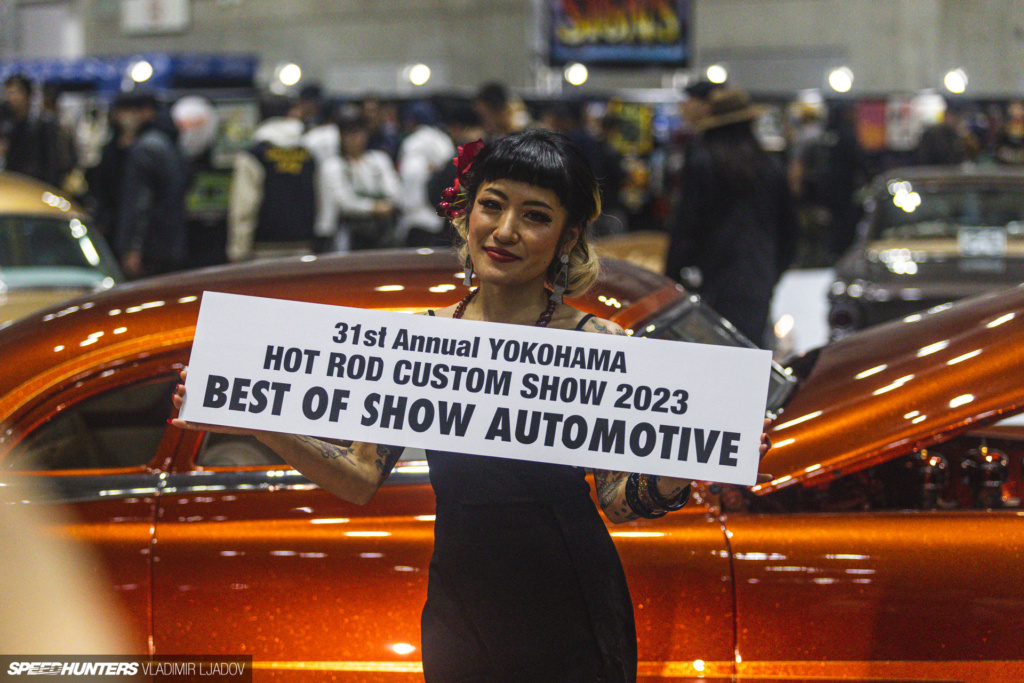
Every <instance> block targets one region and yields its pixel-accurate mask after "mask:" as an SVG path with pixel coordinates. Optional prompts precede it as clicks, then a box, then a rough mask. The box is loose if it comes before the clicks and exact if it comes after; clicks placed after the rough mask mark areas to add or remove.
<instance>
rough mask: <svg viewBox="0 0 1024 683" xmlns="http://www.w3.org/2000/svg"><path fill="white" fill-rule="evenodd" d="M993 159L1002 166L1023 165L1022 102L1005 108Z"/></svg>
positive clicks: (1023, 132)
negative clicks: (1004, 116) (1004, 117)
mask: <svg viewBox="0 0 1024 683" xmlns="http://www.w3.org/2000/svg"><path fill="white" fill-rule="evenodd" d="M995 158H996V161H998V162H999V163H1002V164H1012V165H1024V102H1011V103H1010V104H1009V106H1007V108H1006V121H1005V122H1004V123H1003V129H1002V133H1001V134H1000V135H999V138H998V140H997V142H996V153H995Z"/></svg>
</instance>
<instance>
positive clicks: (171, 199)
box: [117, 92, 189, 279]
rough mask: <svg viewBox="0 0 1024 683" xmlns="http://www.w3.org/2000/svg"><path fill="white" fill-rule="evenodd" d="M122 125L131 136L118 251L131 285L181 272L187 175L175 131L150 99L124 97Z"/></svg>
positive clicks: (142, 94) (185, 249)
mask: <svg viewBox="0 0 1024 683" xmlns="http://www.w3.org/2000/svg"><path fill="white" fill-rule="evenodd" d="M121 107H122V115H121V122H122V125H123V126H125V127H126V128H128V129H130V130H131V131H133V133H132V135H133V137H134V142H133V143H132V145H131V147H130V148H129V150H128V158H127V160H126V161H125V167H124V178H123V179H122V186H121V203H120V207H119V209H118V229H117V250H118V252H119V253H120V254H121V268H122V269H123V270H124V274H125V275H126V276H127V277H128V278H130V279H136V278H140V277H146V276H150V275H159V274H162V273H169V272H172V271H175V270H180V269H181V268H182V267H183V265H184V263H185V259H186V257H187V255H188V229H187V227H186V224H185V193H186V192H187V191H188V186H189V173H188V167H187V165H186V163H185V159H184V157H183V156H182V154H181V152H180V151H179V150H178V145H177V136H178V131H177V129H176V128H175V126H174V123H173V122H172V121H171V120H170V117H169V116H168V117H166V118H164V117H162V116H159V115H158V114H159V111H158V110H159V106H158V103H157V100H156V97H155V96H154V95H153V94H152V93H148V92H139V93H132V94H129V95H127V96H125V97H124V98H123V100H122V102H121Z"/></svg>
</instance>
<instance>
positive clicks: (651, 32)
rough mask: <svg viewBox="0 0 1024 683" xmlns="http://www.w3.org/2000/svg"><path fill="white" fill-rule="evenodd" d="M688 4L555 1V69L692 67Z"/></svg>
mask: <svg viewBox="0 0 1024 683" xmlns="http://www.w3.org/2000/svg"><path fill="white" fill-rule="evenodd" d="M689 8H690V3H689V1H688V0H630V1H629V2H609V1H608V0H549V3H548V17H547V18H548V61H549V62H550V63H551V64H558V65H560V64H566V63H568V62H583V63H584V64H597V65H601V64H604V65H619V66H640V65H644V64H657V65H662V66H676V67H683V66H686V65H687V63H688V62H689V58H690V36H689V33H690V9H689Z"/></svg>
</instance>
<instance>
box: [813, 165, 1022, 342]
mask: <svg viewBox="0 0 1024 683" xmlns="http://www.w3.org/2000/svg"><path fill="white" fill-rule="evenodd" d="M865 209H866V211H865V216H864V220H863V221H862V222H861V224H860V228H859V230H858V237H857V240H856V242H855V243H854V245H853V246H852V247H851V248H850V250H849V251H848V252H847V253H846V254H845V255H844V256H843V258H842V259H841V260H840V261H839V263H838V264H837V265H836V279H835V282H833V284H832V288H831V291H830V292H829V300H830V304H831V306H830V311H829V327H830V328H831V335H832V338H833V339H837V338H839V337H842V336H844V335H846V334H848V333H849V332H852V331H854V330H858V329H863V328H865V327H869V326H871V325H875V324H878V323H881V322H885V321H888V320H894V319H897V318H904V317H907V316H911V315H915V314H917V313H919V312H920V311H923V310H928V309H932V308H934V307H936V306H941V305H944V304H946V303H949V302H952V301H955V300H957V299H962V298H965V297H968V296H973V295H975V294H980V293H983V292H987V291H990V290H994V289H1002V288H1004V287H1009V286H1012V285H1015V284H1017V283H1020V282H1024V170H1011V169H1006V168H1001V167H955V168H954V167H948V168H947V167H923V168H915V169H896V170H894V171H891V172H889V173H886V174H884V175H882V176H879V177H878V178H877V179H876V180H875V181H874V182H873V184H872V187H871V194H870V198H869V199H868V200H867V203H866V207H865Z"/></svg>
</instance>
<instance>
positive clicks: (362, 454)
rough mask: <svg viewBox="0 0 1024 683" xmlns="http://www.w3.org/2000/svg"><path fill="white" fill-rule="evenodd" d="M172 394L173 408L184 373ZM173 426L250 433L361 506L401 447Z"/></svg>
mask: <svg viewBox="0 0 1024 683" xmlns="http://www.w3.org/2000/svg"><path fill="white" fill-rule="evenodd" d="M186 373H187V371H182V373H181V381H182V384H179V385H178V388H177V389H176V390H175V392H174V395H173V397H172V398H173V401H174V406H175V408H181V403H182V400H183V399H184V396H185V387H184V382H185V376H186ZM171 422H172V424H173V425H174V426H175V427H180V428H182V429H202V430H206V431H214V432H224V433H229V434H245V435H249V436H253V437H255V438H256V439H258V440H259V441H260V442H261V443H263V444H265V445H266V446H268V447H269V448H270V449H271V450H272V451H274V452H275V453H277V454H278V455H279V456H281V458H282V459H283V460H284V461H285V462H286V463H288V464H289V465H291V466H292V467H294V468H295V469H297V470H298V471H299V472H301V473H302V474H303V475H304V476H305V477H306V478H307V479H309V480H310V481H311V482H313V483H314V484H317V485H318V486H320V488H322V489H324V490H325V491H329V492H330V493H333V494H334V495H336V496H338V497H339V498H343V499H345V500H347V501H349V502H352V503H357V504H359V505H365V504H366V503H368V502H369V501H370V499H371V498H373V495H374V494H375V493H377V489H379V488H380V486H381V484H383V483H384V480H385V479H387V477H388V475H389V474H391V470H392V468H394V466H395V463H396V462H398V458H399V457H401V455H402V451H403V450H404V449H402V448H400V447H397V446H384V445H378V444H372V443H361V442H352V441H335V440H333V439H316V438H313V437H311V436H297V435H294V434H281V433H278V432H265V431H259V430H247V429H238V428H235V427H221V426H215V425H205V424H197V423H191V422H185V421H184V420H179V419H175V420H172V421H171Z"/></svg>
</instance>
